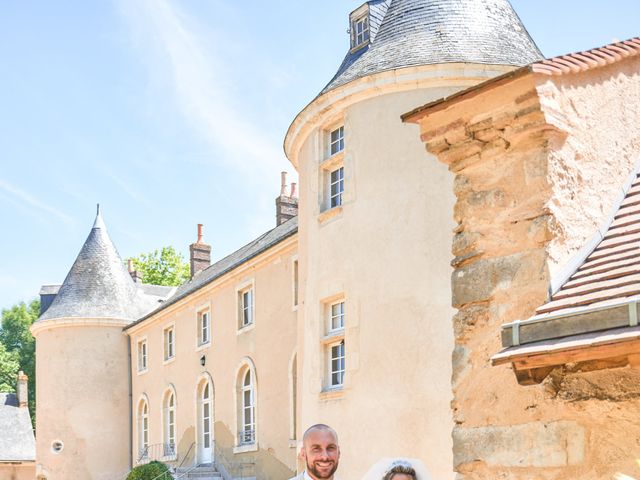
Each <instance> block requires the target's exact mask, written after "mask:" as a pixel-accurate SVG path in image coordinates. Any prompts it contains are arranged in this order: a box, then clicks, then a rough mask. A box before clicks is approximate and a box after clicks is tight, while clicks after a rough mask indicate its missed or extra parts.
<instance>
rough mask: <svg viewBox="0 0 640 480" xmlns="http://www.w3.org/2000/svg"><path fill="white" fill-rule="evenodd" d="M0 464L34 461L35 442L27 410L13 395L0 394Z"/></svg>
mask: <svg viewBox="0 0 640 480" xmlns="http://www.w3.org/2000/svg"><path fill="white" fill-rule="evenodd" d="M0 432H1V433H0V462H6V461H14V462H16V461H35V459H36V441H35V438H34V436H33V430H32V427H31V417H30V415H29V409H28V408H26V407H22V408H21V407H19V406H18V398H17V396H16V394H15V393H0Z"/></svg>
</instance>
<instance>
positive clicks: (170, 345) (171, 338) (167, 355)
mask: <svg viewBox="0 0 640 480" xmlns="http://www.w3.org/2000/svg"><path fill="white" fill-rule="evenodd" d="M174 356H175V330H174V328H173V326H171V327H167V328H165V329H164V359H165V360H170V359H172V358H173V357H174Z"/></svg>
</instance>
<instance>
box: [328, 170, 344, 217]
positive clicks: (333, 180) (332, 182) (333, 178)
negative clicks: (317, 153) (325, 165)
mask: <svg viewBox="0 0 640 480" xmlns="http://www.w3.org/2000/svg"><path fill="white" fill-rule="evenodd" d="M343 193H344V167H340V168H338V169H336V170H333V171H332V172H331V174H330V178H329V207H330V208H334V207H339V206H340V205H342V194H343Z"/></svg>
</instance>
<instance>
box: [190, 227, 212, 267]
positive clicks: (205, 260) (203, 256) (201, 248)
mask: <svg viewBox="0 0 640 480" xmlns="http://www.w3.org/2000/svg"><path fill="white" fill-rule="evenodd" d="M189 254H190V255H189V257H190V265H191V278H193V276H194V275H195V274H196V273H198V272H200V271H202V270H204V269H205V268H207V267H208V266H209V265H211V245H207V244H205V243H204V242H203V241H202V224H201V223H199V224H198V240H197V241H196V243H192V244H191V245H189Z"/></svg>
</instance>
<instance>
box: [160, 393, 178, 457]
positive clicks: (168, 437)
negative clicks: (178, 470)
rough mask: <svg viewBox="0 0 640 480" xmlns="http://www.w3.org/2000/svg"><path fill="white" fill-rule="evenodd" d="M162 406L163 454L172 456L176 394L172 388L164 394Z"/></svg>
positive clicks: (173, 450) (174, 450)
mask: <svg viewBox="0 0 640 480" xmlns="http://www.w3.org/2000/svg"><path fill="white" fill-rule="evenodd" d="M162 407H163V408H162V410H163V415H162V416H163V419H162V420H163V422H162V423H163V437H164V438H163V443H164V456H165V457H173V456H175V454H176V395H175V393H174V391H173V390H168V391H167V393H166V394H165V396H164V404H163V406H162Z"/></svg>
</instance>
